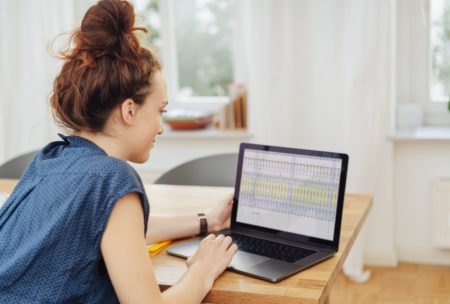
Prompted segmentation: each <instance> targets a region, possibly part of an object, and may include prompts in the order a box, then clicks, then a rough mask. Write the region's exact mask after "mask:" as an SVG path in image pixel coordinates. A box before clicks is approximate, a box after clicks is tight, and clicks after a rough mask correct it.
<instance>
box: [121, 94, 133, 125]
mask: <svg viewBox="0 0 450 304" xmlns="http://www.w3.org/2000/svg"><path fill="white" fill-rule="evenodd" d="M120 116H121V118H122V120H123V122H124V123H125V124H127V125H132V124H133V123H134V119H135V118H136V103H135V102H134V101H133V99H130V98H127V99H125V101H124V102H122V104H121V105H120Z"/></svg>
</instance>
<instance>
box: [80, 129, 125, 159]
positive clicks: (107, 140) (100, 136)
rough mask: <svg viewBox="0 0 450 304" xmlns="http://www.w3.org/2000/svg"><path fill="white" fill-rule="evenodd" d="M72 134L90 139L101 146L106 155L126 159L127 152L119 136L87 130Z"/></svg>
mask: <svg viewBox="0 0 450 304" xmlns="http://www.w3.org/2000/svg"><path fill="white" fill-rule="evenodd" d="M74 135H76V136H80V137H83V138H86V139H88V140H90V141H92V142H93V143H94V144H96V145H97V146H99V147H100V148H102V149H103V150H104V151H105V152H106V154H108V156H112V157H115V158H119V159H121V160H124V161H126V160H127V154H126V152H125V151H124V149H123V147H124V145H123V144H122V141H121V140H120V137H118V136H114V135H111V134H106V133H105V132H88V131H80V132H77V133H75V134H74Z"/></svg>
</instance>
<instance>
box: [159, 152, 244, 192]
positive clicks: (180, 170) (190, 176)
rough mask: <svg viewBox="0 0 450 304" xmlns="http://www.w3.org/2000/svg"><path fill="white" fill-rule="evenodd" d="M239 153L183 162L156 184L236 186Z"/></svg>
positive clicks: (160, 178)
mask: <svg viewBox="0 0 450 304" xmlns="http://www.w3.org/2000/svg"><path fill="white" fill-rule="evenodd" d="M237 160H238V154H232V153H228V154H217V155H211V156H206V157H201V158H197V159H194V160H191V161H188V162H186V163H184V164H181V165H179V166H177V167H175V168H173V169H171V170H169V171H168V172H166V173H164V174H163V175H162V176H161V177H159V178H158V179H157V180H156V181H155V184H168V185H191V186H218V187H221V186H223V187H234V182H235V179H236V169H237Z"/></svg>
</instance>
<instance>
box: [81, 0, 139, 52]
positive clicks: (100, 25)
mask: <svg viewBox="0 0 450 304" xmlns="http://www.w3.org/2000/svg"><path fill="white" fill-rule="evenodd" d="M134 21H135V15H134V9H133V5H132V4H131V3H129V2H128V1H123V0H101V1H99V2H98V3H97V4H96V5H94V6H92V7H91V8H89V10H88V11H87V12H86V14H85V16H84V18H83V21H82V22H81V28H80V32H79V41H78V48H79V49H84V50H86V51H94V52H96V51H97V52H99V53H100V54H99V55H103V54H105V53H115V54H116V55H119V56H120V55H122V56H124V55H126V53H128V51H129V50H130V48H131V49H132V50H133V51H135V50H136V49H138V48H139V41H138V39H137V37H136V36H135V34H134V33H133V31H134V30H143V31H146V29H145V28H137V27H134ZM94 57H95V56H94Z"/></svg>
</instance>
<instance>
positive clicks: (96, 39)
mask: <svg viewBox="0 0 450 304" xmlns="http://www.w3.org/2000/svg"><path fill="white" fill-rule="evenodd" d="M134 21H135V14H134V10H133V6H132V4H130V3H129V2H127V1H122V0H101V1H99V2H98V3H97V4H96V5H93V6H92V7H90V8H89V9H88V11H87V12H86V14H85V15H84V17H83V20H82V22H81V26H80V27H79V28H77V29H76V30H75V31H74V32H73V34H72V36H71V45H73V47H71V48H69V49H68V50H66V51H64V52H61V55H62V59H64V64H63V67H62V70H61V72H60V73H59V75H58V76H57V77H56V79H55V81H54V84H53V94H52V96H51V98H50V104H51V107H52V110H53V116H54V118H55V120H56V122H57V123H58V124H59V125H60V126H62V127H63V128H66V129H69V130H72V131H81V130H87V131H93V132H96V131H102V130H103V128H104V127H105V124H106V121H107V119H108V117H109V115H110V113H111V111H112V110H113V109H114V108H115V107H116V106H117V105H119V104H120V103H122V102H123V101H124V100H125V99H127V98H131V99H132V100H133V101H134V102H136V103H137V104H143V103H144V100H145V97H146V96H147V95H148V94H150V92H151V89H152V76H153V75H154V73H155V72H156V71H159V70H161V65H160V63H159V61H158V59H157V58H156V56H155V55H154V54H153V52H152V51H150V50H149V49H147V48H145V47H143V46H141V45H140V43H139V40H138V38H137V36H136V34H135V31H136V30H141V31H144V32H147V30H146V29H145V28H142V27H135V25H134Z"/></svg>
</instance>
